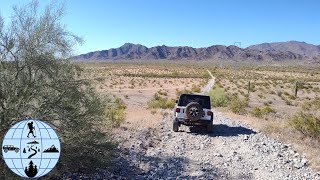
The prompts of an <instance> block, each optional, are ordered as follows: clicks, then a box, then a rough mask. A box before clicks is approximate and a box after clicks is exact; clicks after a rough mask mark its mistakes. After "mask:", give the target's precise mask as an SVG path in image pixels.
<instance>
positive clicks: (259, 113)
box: [251, 107, 262, 118]
mask: <svg viewBox="0 0 320 180" xmlns="http://www.w3.org/2000/svg"><path fill="white" fill-rule="evenodd" d="M251 114H252V115H253V116H255V117H258V118H261V117H262V110H261V109H260V108H259V107H255V108H253V110H252V111H251Z"/></svg>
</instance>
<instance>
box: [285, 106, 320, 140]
mask: <svg viewBox="0 0 320 180" xmlns="http://www.w3.org/2000/svg"><path fill="white" fill-rule="evenodd" d="M289 124H290V125H291V126H292V127H294V128H295V129H296V130H298V131H300V132H301V133H302V134H304V135H306V136H310V137H313V138H318V139H319V138H320V118H319V117H318V116H316V115H315V114H312V113H310V112H303V111H300V112H298V113H296V114H295V115H294V116H293V117H292V119H291V121H290V122H289Z"/></svg>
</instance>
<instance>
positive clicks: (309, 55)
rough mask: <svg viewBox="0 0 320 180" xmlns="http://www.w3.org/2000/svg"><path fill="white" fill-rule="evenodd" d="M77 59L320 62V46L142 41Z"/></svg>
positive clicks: (282, 43) (276, 43) (82, 55)
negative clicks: (198, 45) (151, 43)
mask: <svg viewBox="0 0 320 180" xmlns="http://www.w3.org/2000/svg"><path fill="white" fill-rule="evenodd" d="M73 59H74V60H76V61H105V60H132V59H143V60H161V59H166V60H183V59H186V60H188V59H189V60H217V59H227V60H233V61H250V60H251V61H252V60H253V61H284V60H301V61H309V62H319V60H320V46H319V45H312V44H308V43H305V42H298V41H288V42H275V43H263V44H257V45H252V46H249V47H247V48H239V47H237V46H224V45H213V46H210V47H206V48H193V47H189V46H177V47H170V46H165V45H162V46H155V47H151V48H148V47H146V46H143V45H140V44H132V43H125V44H124V45H122V46H121V47H119V48H112V49H109V50H102V51H95V52H89V53H87V54H81V55H79V56H75V57H73Z"/></svg>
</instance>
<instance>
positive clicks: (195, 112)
mask: <svg viewBox="0 0 320 180" xmlns="http://www.w3.org/2000/svg"><path fill="white" fill-rule="evenodd" d="M185 113H186V116H187V117H188V119H190V120H191V121H197V120H199V119H200V118H201V117H202V115H203V109H202V107H201V105H200V104H199V103H197V102H192V103H189V104H188V105H187V106H186V111H185Z"/></svg>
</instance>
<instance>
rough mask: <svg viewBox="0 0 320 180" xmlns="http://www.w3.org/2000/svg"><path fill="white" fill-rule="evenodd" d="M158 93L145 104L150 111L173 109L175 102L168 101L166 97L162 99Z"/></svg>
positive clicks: (172, 100)
mask: <svg viewBox="0 0 320 180" xmlns="http://www.w3.org/2000/svg"><path fill="white" fill-rule="evenodd" d="M159 92H160V91H158V92H157V93H155V94H154V95H153V98H152V99H151V100H150V101H148V102H147V105H148V108H151V109H156V108H161V109H169V108H173V107H174V105H175V103H176V100H175V99H172V98H171V99H169V98H167V97H162V96H161V94H159Z"/></svg>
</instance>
